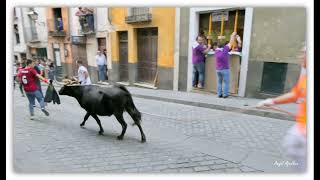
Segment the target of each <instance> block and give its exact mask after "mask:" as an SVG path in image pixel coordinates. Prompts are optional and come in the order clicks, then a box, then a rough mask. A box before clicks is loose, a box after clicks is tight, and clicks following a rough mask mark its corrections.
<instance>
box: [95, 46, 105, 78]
mask: <svg viewBox="0 0 320 180" xmlns="http://www.w3.org/2000/svg"><path fill="white" fill-rule="evenodd" d="M96 63H97V67H98V72H99V81H100V82H101V81H104V80H105V79H106V65H107V59H106V57H105V56H104V54H102V53H101V51H97V55H96Z"/></svg>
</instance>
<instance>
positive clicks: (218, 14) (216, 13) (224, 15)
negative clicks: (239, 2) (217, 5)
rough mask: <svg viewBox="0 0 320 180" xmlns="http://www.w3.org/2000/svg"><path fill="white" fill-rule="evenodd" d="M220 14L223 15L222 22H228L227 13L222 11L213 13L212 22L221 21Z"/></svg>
mask: <svg viewBox="0 0 320 180" xmlns="http://www.w3.org/2000/svg"><path fill="white" fill-rule="evenodd" d="M222 14H223V20H224V21H228V17H229V11H223V12H221V11H220V12H213V13H212V22H218V21H221V18H222V17H221V16H222Z"/></svg>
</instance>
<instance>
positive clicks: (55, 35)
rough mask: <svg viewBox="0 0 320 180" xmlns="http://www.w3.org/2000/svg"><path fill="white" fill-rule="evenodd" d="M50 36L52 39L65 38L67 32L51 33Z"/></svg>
mask: <svg viewBox="0 0 320 180" xmlns="http://www.w3.org/2000/svg"><path fill="white" fill-rule="evenodd" d="M48 35H49V36H52V37H65V36H66V32H65V31H49V33H48Z"/></svg>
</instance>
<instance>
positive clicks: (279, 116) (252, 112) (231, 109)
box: [132, 94, 295, 121]
mask: <svg viewBox="0 0 320 180" xmlns="http://www.w3.org/2000/svg"><path fill="white" fill-rule="evenodd" d="M132 96H134V97H138V98H144V99H152V100H158V101H165V102H171V103H177V104H183V105H189V106H195V107H202V108H208V109H215V110H222V111H229V112H234V111H236V112H235V113H242V114H248V115H254V116H261V117H268V118H275V119H281V120H289V121H295V120H294V119H293V118H291V117H289V116H288V115H287V114H283V113H275V112H268V111H261V110H260V111H259V110H253V109H247V108H238V107H231V106H224V105H218V104H208V103H200V102H193V101H185V100H178V99H169V98H163V97H155V96H147V95H141V94H132ZM237 111H243V112H237Z"/></svg>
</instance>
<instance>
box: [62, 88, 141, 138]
mask: <svg viewBox="0 0 320 180" xmlns="http://www.w3.org/2000/svg"><path fill="white" fill-rule="evenodd" d="M59 94H60V95H67V96H71V97H74V98H76V99H77V101H78V102H79V104H80V106H81V107H82V108H83V109H85V110H86V111H87V114H86V115H85V116H84V120H83V122H82V123H81V124H80V126H84V125H85V122H86V120H87V119H88V118H89V116H92V117H93V118H94V119H95V120H96V121H97V123H98V125H99V127H100V131H99V134H102V133H103V132H104V131H103V128H102V126H101V122H100V120H99V118H98V115H99V116H111V115H114V116H115V117H116V118H117V120H118V121H119V123H120V124H121V126H122V132H121V134H120V135H119V136H118V139H119V140H122V139H123V136H124V134H125V132H126V129H127V123H126V122H125V121H124V119H123V112H124V111H127V112H128V113H129V115H130V116H131V117H132V119H133V120H134V124H136V125H137V126H138V127H139V130H140V133H141V142H145V141H146V137H145V135H144V133H143V130H142V127H141V124H140V122H141V113H140V112H139V111H138V109H137V108H136V107H135V105H134V103H133V100H132V97H131V94H130V92H129V91H128V90H127V89H126V88H125V87H124V86H122V85H118V84H114V85H110V86H107V87H100V86H96V85H84V86H83V85H64V86H63V87H62V88H61V89H60V91H59Z"/></svg>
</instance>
